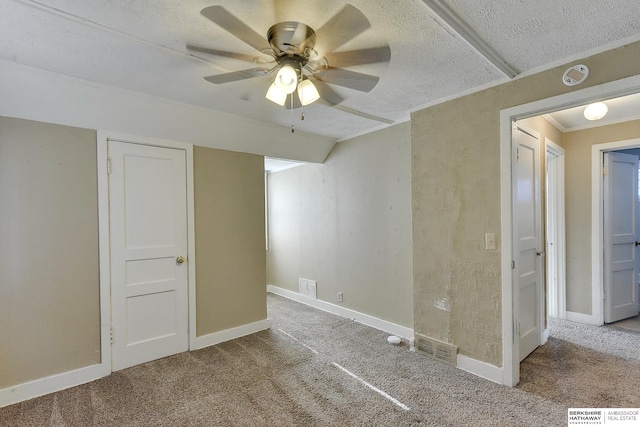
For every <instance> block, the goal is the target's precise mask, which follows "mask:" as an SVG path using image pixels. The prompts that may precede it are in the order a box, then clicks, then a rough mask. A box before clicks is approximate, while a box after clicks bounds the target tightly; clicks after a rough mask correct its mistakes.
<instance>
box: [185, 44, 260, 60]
mask: <svg viewBox="0 0 640 427" xmlns="http://www.w3.org/2000/svg"><path fill="white" fill-rule="evenodd" d="M187 49H188V50H192V51H194V52H201V53H206V54H208V55H215V56H222V57H225V58H233V59H237V60H240V61H246V62H260V61H261V60H260V58H256V57H255V56H251V55H245V54H243V53H237V52H227V51H226V50H218V49H209V48H208V47H200V46H193V45H189V44H188V45H187Z"/></svg>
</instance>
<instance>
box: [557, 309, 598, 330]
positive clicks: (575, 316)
mask: <svg viewBox="0 0 640 427" xmlns="http://www.w3.org/2000/svg"><path fill="white" fill-rule="evenodd" d="M565 320H569V321H571V322H576V323H584V324H587V325H595V326H601V325H602V322H600V321H598V320H596V318H595V317H594V316H593V315H591V314H584V313H577V312H575V311H567V317H566V318H565Z"/></svg>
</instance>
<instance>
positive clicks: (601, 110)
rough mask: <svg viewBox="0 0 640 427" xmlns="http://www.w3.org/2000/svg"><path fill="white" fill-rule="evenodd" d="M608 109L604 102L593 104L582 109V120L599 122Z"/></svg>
mask: <svg viewBox="0 0 640 427" xmlns="http://www.w3.org/2000/svg"><path fill="white" fill-rule="evenodd" d="M608 111H609V108H608V107H607V104H605V103H604V102H595V103H593V104H589V105H587V108H585V109H584V118H585V119H587V120H600V119H601V118H603V117H604V116H606V115H607V112H608Z"/></svg>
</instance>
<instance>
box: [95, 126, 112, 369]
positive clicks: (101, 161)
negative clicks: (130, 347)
mask: <svg viewBox="0 0 640 427" xmlns="http://www.w3.org/2000/svg"><path fill="white" fill-rule="evenodd" d="M96 146H97V156H96V157H97V162H98V164H97V173H98V252H99V261H98V262H99V264H98V265H99V268H100V363H101V364H102V365H103V366H104V369H105V372H106V373H105V375H108V374H109V373H111V248H110V244H109V176H108V173H107V154H108V153H107V138H106V135H105V134H104V132H102V131H98V132H97V140H96Z"/></svg>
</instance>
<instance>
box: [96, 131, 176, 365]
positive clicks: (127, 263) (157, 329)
mask: <svg viewBox="0 0 640 427" xmlns="http://www.w3.org/2000/svg"><path fill="white" fill-rule="evenodd" d="M108 151H109V154H108V155H109V159H110V160H109V161H110V175H109V209H110V239H111V309H112V337H113V338H112V368H113V370H114V371H115V370H118V369H123V368H126V367H129V366H133V365H137V364H140V363H144V362H147V361H150V360H154V359H158V358H161V357H165V356H169V355H172V354H176V353H180V352H183V351H186V350H187V348H188V274H187V265H186V257H187V198H186V165H185V159H186V153H185V151H184V150H179V149H171V148H160V147H153V146H147V145H138V144H130V143H123V142H115V141H109V142H108ZM180 257H182V258H180Z"/></svg>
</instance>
